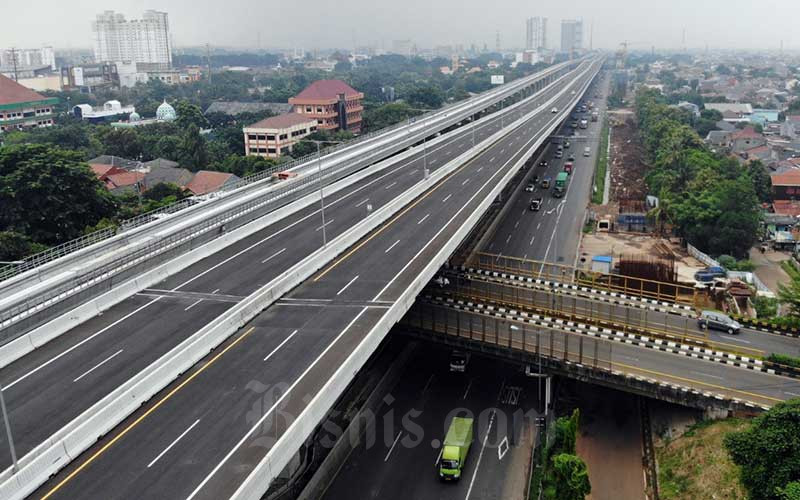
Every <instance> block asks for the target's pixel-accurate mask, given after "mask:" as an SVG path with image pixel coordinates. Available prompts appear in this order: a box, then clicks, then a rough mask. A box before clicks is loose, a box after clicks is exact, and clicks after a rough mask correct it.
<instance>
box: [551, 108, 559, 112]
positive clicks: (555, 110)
mask: <svg viewBox="0 0 800 500" xmlns="http://www.w3.org/2000/svg"><path fill="white" fill-rule="evenodd" d="M550 112H551V113H558V108H553V109H551V110H550Z"/></svg>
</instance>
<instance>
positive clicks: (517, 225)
mask: <svg viewBox="0 0 800 500" xmlns="http://www.w3.org/2000/svg"><path fill="white" fill-rule="evenodd" d="M518 227H519V221H517V223H516V224H514V229H516V228H518Z"/></svg>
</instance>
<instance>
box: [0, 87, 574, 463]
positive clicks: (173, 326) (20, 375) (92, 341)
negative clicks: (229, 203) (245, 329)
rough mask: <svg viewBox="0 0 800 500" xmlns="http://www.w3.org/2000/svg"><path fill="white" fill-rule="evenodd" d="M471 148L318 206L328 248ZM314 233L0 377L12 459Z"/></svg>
mask: <svg viewBox="0 0 800 500" xmlns="http://www.w3.org/2000/svg"><path fill="white" fill-rule="evenodd" d="M558 90H559V89H558V88H551V89H547V90H545V91H544V92H543V93H542V95H541V96H538V97H535V98H533V99H532V100H531V102H530V103H529V104H527V105H526V109H535V107H536V106H538V105H540V104H541V103H542V102H544V101H545V100H546V99H549V98H550V97H551V96H552V95H553V94H554V93H555V92H556V91H558ZM514 114H515V115H516V113H514ZM477 123H478V125H479V127H478V129H477V130H476V133H475V135H476V141H480V140H481V139H483V138H485V137H488V136H489V135H491V134H492V133H494V132H496V131H497V130H499V128H500V119H499V118H498V117H496V116H491V115H489V116H486V117H484V118H482V119H480V120H478V122H477ZM540 123H541V122H540ZM531 126H532V127H533V126H534V125H533V124H532V125H531ZM523 136H524V134H522V133H520V134H519V135H518V136H517V137H516V139H514V140H519V141H520V142H521V141H522V137H523ZM472 140H473V139H472V132H471V130H468V129H459V130H455V131H453V132H451V133H450V134H447V136H446V137H445V140H443V141H442V142H440V143H438V144H430V145H429V146H428V147H426V148H421V147H418V148H417V149H418V152H417V154H415V155H413V156H412V157H411V158H408V159H405V160H402V161H397V162H395V163H394V164H392V165H391V166H389V167H387V168H386V169H384V170H383V171H381V172H377V173H375V174H373V175H371V176H369V177H368V178H366V179H364V180H362V181H360V182H358V183H356V184H354V185H352V186H350V187H348V188H347V189H345V190H343V191H340V192H338V193H335V194H333V195H330V196H326V198H325V230H326V236H327V238H328V239H332V238H335V237H336V236H338V235H339V234H341V233H342V232H343V231H345V230H347V229H349V228H350V227H352V226H353V225H354V224H355V223H357V222H358V221H360V220H361V219H363V218H364V217H365V216H366V215H367V209H366V205H368V204H369V205H372V207H373V210H377V209H379V208H380V207H381V206H383V205H384V204H386V203H387V202H389V201H391V200H392V199H394V198H395V197H397V196H398V195H399V194H401V193H402V192H403V191H405V190H407V189H408V188H410V187H411V186H412V185H414V184H415V183H417V182H418V181H420V180H421V179H422V177H423V172H422V170H423V168H422V167H423V158H422V156H423V153H424V150H426V149H427V165H428V168H429V170H430V171H435V170H436V169H438V168H440V167H441V166H442V165H444V164H446V163H447V162H448V161H449V160H451V159H452V158H454V157H456V156H458V155H459V154H460V153H461V152H463V151H465V150H466V149H468V148H469V147H471V146H472ZM498 149H503V148H502V147H501V148H498ZM498 149H495V151H497V150H498ZM510 152H511V148H509V149H508V151H507V152H506V151H504V152H503V153H502V154H498V157H497V161H498V162H499V160H500V158H501V156H508V155H510ZM321 229H322V220H321V213H320V206H319V205H313V206H310V207H307V208H306V209H304V210H301V211H299V212H298V213H296V214H294V215H292V216H290V217H287V218H285V219H283V220H281V221H280V222H277V223H275V224H272V225H270V226H269V227H266V228H264V229H263V230H261V231H258V232H257V233H255V234H253V235H251V236H250V237H248V238H245V239H243V240H241V241H239V242H238V243H235V244H233V245H231V246H229V247H227V248H226V249H224V250H222V251H220V252H218V253H216V254H214V255H213V256H210V257H208V258H206V259H204V260H202V261H200V262H198V263H196V264H194V265H192V266H189V267H188V268H186V269H185V270H183V271H182V272H179V273H177V274H175V275H173V276H172V277H170V278H168V279H166V280H164V281H163V282H161V283H159V284H157V285H155V286H153V287H152V289H149V290H146V291H144V292H142V293H140V294H137V295H135V296H133V297H131V298H129V299H127V300H125V301H123V302H121V303H120V304H118V305H117V306H115V307H113V308H111V309H110V310H108V311H106V312H105V313H104V314H102V315H101V316H98V317H95V318H93V319H92V320H90V321H87V322H86V323H84V324H82V325H80V326H79V327H77V328H75V329H73V330H72V331H70V332H67V333H65V334H64V335H62V336H61V337H59V338H58V339H56V340H54V341H52V342H50V343H49V344H47V345H45V346H43V347H41V348H39V349H37V350H35V351H34V352H32V353H30V354H29V355H27V356H25V357H23V358H22V359H20V360H18V361H17V362H15V363H13V364H11V365H9V366H8V367H5V368H4V369H2V370H0V380H2V381H3V386H4V387H5V393H4V394H5V398H6V404H7V406H8V408H9V411H10V421H11V425H12V431H13V433H14V437H15V445H16V447H17V453H18V454H19V455H20V456H22V455H24V454H25V453H27V452H28V451H30V450H31V449H33V448H34V447H35V446H37V445H38V444H39V443H42V442H43V441H44V440H45V439H47V438H48V437H49V436H51V435H52V434H53V433H54V432H56V431H57V430H58V429H60V428H61V427H63V426H64V425H65V424H66V423H68V422H70V421H71V420H73V419H74V418H76V417H77V416H78V415H80V414H81V413H82V412H83V411H85V410H87V409H88V408H90V407H91V406H92V405H93V404H94V403H96V402H97V401H99V400H100V399H102V398H103V397H104V396H105V395H107V394H108V393H110V392H111V391H112V390H114V389H115V388H117V387H119V385H121V384H122V383H124V382H125V381H126V380H128V379H129V378H130V377H132V376H133V375H134V374H136V373H139V372H140V371H142V370H143V369H145V368H146V367H147V366H148V365H150V363H152V362H153V361H155V360H156V359H158V358H159V357H160V356H162V355H163V354H165V353H166V352H168V351H169V350H170V349H172V348H173V347H175V346H176V345H178V344H180V342H182V341H183V340H185V339H186V338H188V337H189V336H190V335H191V334H193V333H194V332H196V331H197V330H199V329H200V328H201V327H203V326H204V325H206V324H207V323H209V322H210V321H211V320H213V319H214V318H216V317H217V316H219V315H220V314H222V313H223V312H224V311H226V310H227V309H228V308H230V307H232V306H233V305H234V304H235V303H236V302H238V301H239V300H241V299H243V298H244V297H246V296H247V295H249V294H251V293H253V292H254V291H255V290H257V289H258V288H260V287H261V286H263V285H265V284H266V283H268V282H269V281H271V280H272V279H273V278H275V277H277V276H279V275H280V274H281V273H282V272H283V271H284V270H285V269H287V268H289V267H291V266H292V265H294V264H295V263H297V262H299V261H300V260H301V259H303V258H304V257H306V256H307V255H309V254H311V253H312V252H314V251H315V250H317V249H318V248H319V247H320V246H321V245H322V243H323V235H322V231H321ZM6 447H7V442H6V436H5V433H0V449H5V448H6ZM10 462H11V461H10V457H9V455H8V454H6V453H0V466H2V467H5V466H8V465H10Z"/></svg>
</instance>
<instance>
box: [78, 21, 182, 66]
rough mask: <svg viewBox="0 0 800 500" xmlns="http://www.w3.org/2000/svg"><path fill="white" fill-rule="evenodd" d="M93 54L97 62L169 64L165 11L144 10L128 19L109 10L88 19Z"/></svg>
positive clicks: (170, 64)
mask: <svg viewBox="0 0 800 500" xmlns="http://www.w3.org/2000/svg"><path fill="white" fill-rule="evenodd" d="M92 32H93V35H94V58H95V61H97V62H99V63H100V62H117V61H126V62H135V63H150V64H156V65H159V66H160V67H162V68H169V67H171V66H172V44H171V42H170V38H169V20H168V18H167V13H166V12H158V11H155V10H148V11H146V12H145V13H144V15H143V16H142V18H141V19H134V20H130V21H126V20H125V16H123V15H122V14H118V13H116V12H114V11H113V10H107V11H105V12H103V13H102V14H98V15H97V19H95V21H94V22H92Z"/></svg>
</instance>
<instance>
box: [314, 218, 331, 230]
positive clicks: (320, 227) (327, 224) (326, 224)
mask: <svg viewBox="0 0 800 500" xmlns="http://www.w3.org/2000/svg"><path fill="white" fill-rule="evenodd" d="M334 220H335V219H331V220H329V221H326V222H325V224H323V225H321V226H319V227H318V228H316V229H315V230H314V231H319V230H320V229H322V228H323V227H325V226H329V225H330V224H332V223H333V221H334Z"/></svg>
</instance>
